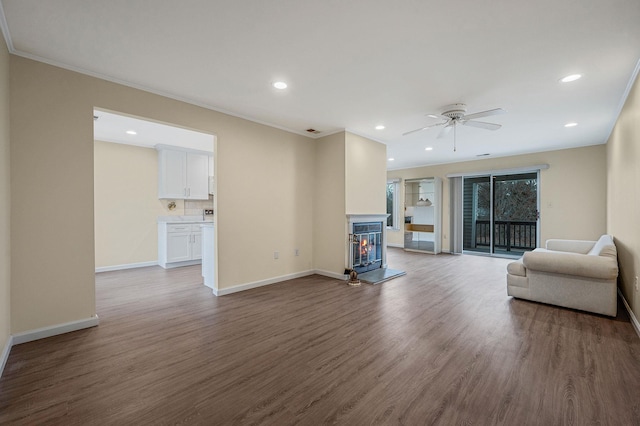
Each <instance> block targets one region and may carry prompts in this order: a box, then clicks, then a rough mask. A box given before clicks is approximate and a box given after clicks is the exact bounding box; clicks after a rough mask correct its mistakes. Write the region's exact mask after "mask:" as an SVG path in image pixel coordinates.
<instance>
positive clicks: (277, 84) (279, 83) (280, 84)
mask: <svg viewBox="0 0 640 426" xmlns="http://www.w3.org/2000/svg"><path fill="white" fill-rule="evenodd" d="M273 87H275V88H276V89H280V90H282V89H286V88H287V83H285V82H284V81H276V82H275V83H273Z"/></svg>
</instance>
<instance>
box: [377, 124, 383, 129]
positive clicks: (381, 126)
mask: <svg viewBox="0 0 640 426" xmlns="http://www.w3.org/2000/svg"><path fill="white" fill-rule="evenodd" d="M383 129H384V126H383V125H382V124H379V125H377V126H376V130H383Z"/></svg>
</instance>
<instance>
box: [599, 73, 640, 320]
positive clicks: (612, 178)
mask: <svg viewBox="0 0 640 426" xmlns="http://www.w3.org/2000/svg"><path fill="white" fill-rule="evenodd" d="M638 81H639V80H638V79H636V81H635V84H634V86H633V88H632V89H631V92H630V93H629V96H628V98H627V101H626V103H625V105H624V108H623V109H622V112H621V113H620V116H619V117H618V121H617V122H616V125H615V127H614V129H613V132H612V134H611V137H610V138H609V141H608V143H607V189H608V191H607V194H608V196H607V232H608V233H610V234H611V235H613V237H614V239H615V242H616V247H617V249H618V263H619V265H620V277H619V286H620V289H621V291H622V293H623V295H624V297H625V299H626V300H627V302H628V303H629V304H630V306H631V308H632V310H633V313H634V315H635V316H636V318H638V319H640V293H639V292H638V291H636V290H635V288H634V279H635V277H637V276H638V275H640V225H639V224H638V222H639V218H640V195H639V194H640V192H639V190H638V187H639V185H640V83H639V82H638Z"/></svg>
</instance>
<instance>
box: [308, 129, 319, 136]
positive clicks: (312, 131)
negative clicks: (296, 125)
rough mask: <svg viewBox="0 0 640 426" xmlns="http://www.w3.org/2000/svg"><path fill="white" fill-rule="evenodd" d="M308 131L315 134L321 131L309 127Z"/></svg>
mask: <svg viewBox="0 0 640 426" xmlns="http://www.w3.org/2000/svg"><path fill="white" fill-rule="evenodd" d="M307 132H309V133H313V134H314V135H317V134H318V133H320V130H316V129H311V128H309V129H307Z"/></svg>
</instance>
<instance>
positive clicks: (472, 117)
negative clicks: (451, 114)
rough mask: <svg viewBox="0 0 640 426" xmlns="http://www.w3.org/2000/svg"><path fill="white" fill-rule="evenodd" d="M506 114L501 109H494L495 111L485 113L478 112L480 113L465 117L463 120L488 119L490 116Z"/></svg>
mask: <svg viewBox="0 0 640 426" xmlns="http://www.w3.org/2000/svg"><path fill="white" fill-rule="evenodd" d="M506 113H507V111H505V110H503V109H502V108H496V109H490V110H487V111H480V112H475V113H473V114H469V115H465V116H464V117H463V118H464V119H465V120H473V119H476V118H482V117H488V116H490V115H500V114H506Z"/></svg>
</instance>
